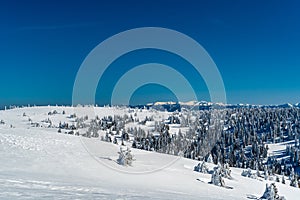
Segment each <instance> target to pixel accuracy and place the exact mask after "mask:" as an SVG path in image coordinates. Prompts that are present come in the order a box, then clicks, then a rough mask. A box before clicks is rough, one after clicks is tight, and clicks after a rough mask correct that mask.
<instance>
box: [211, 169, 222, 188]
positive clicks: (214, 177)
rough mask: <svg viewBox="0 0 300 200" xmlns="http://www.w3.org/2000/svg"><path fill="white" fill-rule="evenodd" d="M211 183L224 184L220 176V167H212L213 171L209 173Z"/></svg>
mask: <svg viewBox="0 0 300 200" xmlns="http://www.w3.org/2000/svg"><path fill="white" fill-rule="evenodd" d="M211 183H212V184H214V185H217V186H220V187H224V186H225V182H224V179H223V178H222V173H221V168H220V167H219V166H218V167H214V172H213V173H212V175H211Z"/></svg>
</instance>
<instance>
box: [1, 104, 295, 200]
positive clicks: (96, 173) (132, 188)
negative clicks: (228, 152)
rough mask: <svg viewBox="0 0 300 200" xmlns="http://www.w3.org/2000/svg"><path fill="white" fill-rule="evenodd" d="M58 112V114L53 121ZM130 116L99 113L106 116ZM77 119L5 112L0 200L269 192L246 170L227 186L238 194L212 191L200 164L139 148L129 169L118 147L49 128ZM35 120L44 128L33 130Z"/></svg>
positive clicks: (288, 191)
mask: <svg viewBox="0 0 300 200" xmlns="http://www.w3.org/2000/svg"><path fill="white" fill-rule="evenodd" d="M53 110H56V111H57V112H58V114H55V115H51V116H49V115H47V113H48V112H52V111H53ZM63 111H65V112H66V114H65V115H62V114H61V113H62V112H63ZM128 112H130V111H129V110H128V109H127V108H123V109H121V108H119V109H115V108H95V113H96V114H97V115H100V116H105V115H108V114H114V113H128ZM147 112H154V111H141V112H139V115H140V117H141V118H143V117H144V116H145V115H146V114H147ZM24 113H25V114H24ZM72 113H74V110H73V108H71V107H34V108H18V109H12V110H6V111H0V120H3V121H4V122H5V124H0V199H180V200H182V199H187V200H190V199H247V196H248V197H250V196H251V197H253V196H256V197H260V196H261V195H262V194H263V192H264V190H265V184H266V181H264V180H255V179H249V178H246V177H242V176H241V172H242V170H241V169H232V177H233V179H232V180H229V179H225V183H226V185H228V186H230V187H232V188H233V189H226V188H222V187H218V186H214V185H211V184H209V183H208V182H210V178H211V175H210V174H202V173H198V172H194V171H193V169H194V166H195V165H197V164H198V162H197V161H194V160H189V159H185V158H180V157H176V156H171V155H165V154H159V153H155V152H147V151H142V150H138V149H132V152H133V154H134V157H135V161H134V162H133V165H132V166H128V167H124V166H121V165H118V164H117V162H116V160H117V158H118V151H119V146H118V145H114V144H112V143H106V142H102V141H100V140H99V139H98V138H84V137H81V136H74V135H68V134H63V133H58V132H57V128H51V127H50V128H48V127H47V126H46V124H45V125H43V122H42V121H43V120H45V119H47V118H50V119H51V121H52V122H53V123H54V124H58V123H59V122H60V121H68V120H69V122H72V119H70V118H67V116H69V115H70V114H72ZM148 114H149V113H148ZM156 116H157V117H160V118H166V117H167V116H168V113H165V112H159V113H156ZM29 118H30V119H31V121H33V122H39V123H40V124H41V125H42V127H32V124H30V123H29V121H28V119H29ZM213 167H214V165H212V164H210V165H209V168H210V169H212V168H213ZM276 186H277V187H278V189H279V193H280V195H282V196H285V197H286V198H287V199H298V197H299V196H300V190H299V189H297V188H292V187H290V186H288V185H283V184H281V183H276Z"/></svg>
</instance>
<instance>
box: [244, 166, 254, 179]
mask: <svg viewBox="0 0 300 200" xmlns="http://www.w3.org/2000/svg"><path fill="white" fill-rule="evenodd" d="M241 175H242V176H244V177H248V178H253V179H256V178H257V176H256V173H252V171H251V169H250V168H247V169H245V170H243V171H242V174H241Z"/></svg>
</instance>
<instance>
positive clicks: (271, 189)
mask: <svg viewBox="0 0 300 200" xmlns="http://www.w3.org/2000/svg"><path fill="white" fill-rule="evenodd" d="M260 200H285V198H284V197H283V196H279V194H278V189H277V187H276V185H275V183H271V185H270V186H269V185H268V184H266V190H265V192H264V194H263V196H262V197H260Z"/></svg>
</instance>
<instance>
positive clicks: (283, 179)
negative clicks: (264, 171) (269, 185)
mask: <svg viewBox="0 0 300 200" xmlns="http://www.w3.org/2000/svg"><path fill="white" fill-rule="evenodd" d="M281 183H282V184H285V178H284V175H282V178H281Z"/></svg>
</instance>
